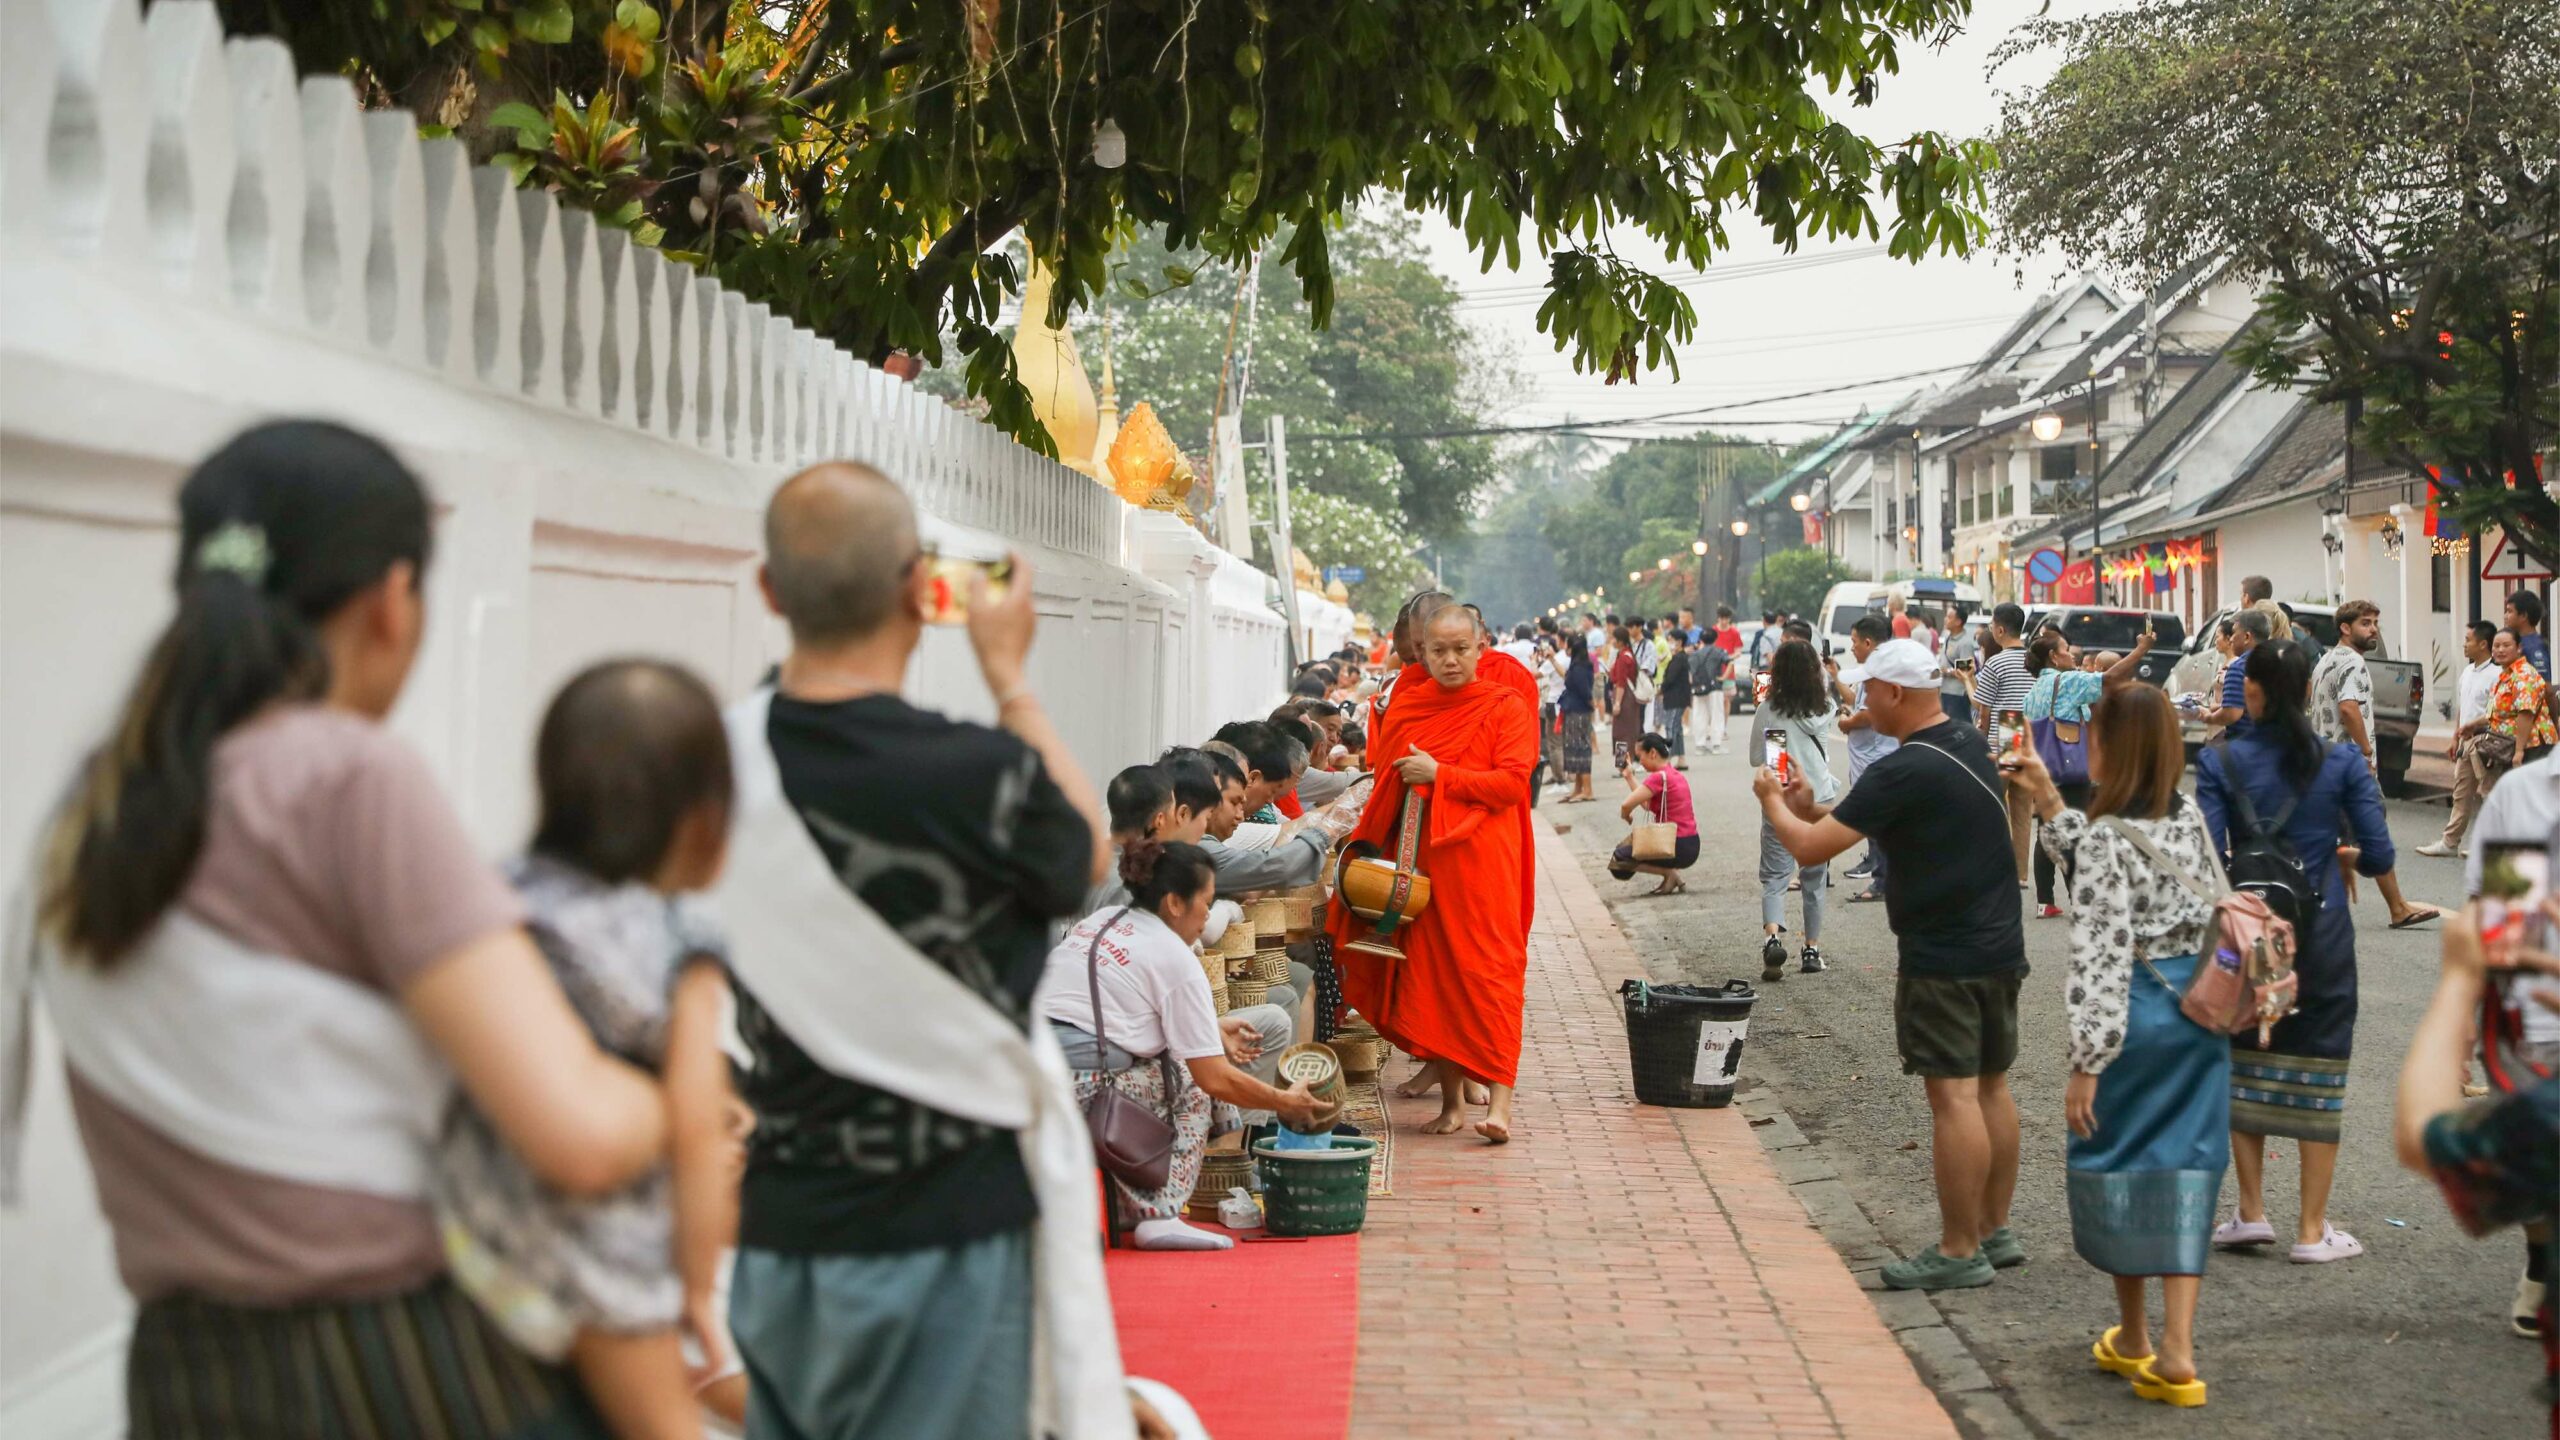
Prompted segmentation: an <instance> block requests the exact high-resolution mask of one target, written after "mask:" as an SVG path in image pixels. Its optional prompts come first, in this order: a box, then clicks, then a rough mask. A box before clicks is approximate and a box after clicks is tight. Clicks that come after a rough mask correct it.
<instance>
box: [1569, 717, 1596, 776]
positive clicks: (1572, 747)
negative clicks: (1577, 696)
mask: <svg viewBox="0 0 2560 1440" xmlns="http://www.w3.org/2000/svg"><path fill="white" fill-rule="evenodd" d="M1563 749H1564V773H1566V774H1567V775H1588V774H1590V773H1591V712H1590V711H1588V710H1585V711H1582V712H1581V713H1579V714H1573V715H1567V716H1565V717H1564V746H1563Z"/></svg>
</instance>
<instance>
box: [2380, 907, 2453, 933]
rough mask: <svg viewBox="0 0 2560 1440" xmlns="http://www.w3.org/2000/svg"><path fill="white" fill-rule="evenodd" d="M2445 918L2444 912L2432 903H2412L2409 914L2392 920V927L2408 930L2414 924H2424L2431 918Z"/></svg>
mask: <svg viewBox="0 0 2560 1440" xmlns="http://www.w3.org/2000/svg"><path fill="white" fill-rule="evenodd" d="M2443 918H2444V912H2443V911H2441V910H2438V909H2436V908H2435V907H2434V906H2432V905H2412V906H2410V907H2409V913H2408V914H2406V915H2403V916H2401V917H2400V918H2399V919H2397V920H2394V921H2392V922H2391V928H2392V929H2394V930H2406V929H2408V928H2409V927H2410V926H2412V925H2424V924H2426V923H2427V922H2428V921H2430V920H2441V919H2443Z"/></svg>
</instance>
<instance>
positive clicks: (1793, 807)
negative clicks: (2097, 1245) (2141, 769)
mask: <svg viewBox="0 0 2560 1440" xmlns="http://www.w3.org/2000/svg"><path fill="white" fill-rule="evenodd" d="M1840 680H1841V683H1843V684H1846V685H1859V684H1863V685H1864V686H1865V687H1866V710H1867V713H1868V714H1869V715H1870V716H1871V717H1872V718H1873V721H1874V724H1875V727H1876V729H1877V730H1878V731H1879V732H1881V733H1883V734H1886V735H1890V736H1892V737H1893V738H1894V739H1896V740H1899V741H1901V742H1902V743H1901V746H1900V748H1898V749H1896V750H1894V751H1893V752H1892V753H1891V754H1889V755H1885V756H1883V757H1881V758H1879V759H1876V760H1874V761H1871V762H1870V763H1869V764H1868V766H1867V768H1866V772H1865V773H1864V774H1862V775H1861V776H1859V777H1858V781H1857V783H1856V784H1855V785H1853V786H1852V787H1850V790H1849V793H1848V794H1847V795H1845V796H1843V797H1841V800H1840V803H1839V804H1838V805H1836V806H1833V807H1832V808H1830V809H1829V810H1825V809H1823V808H1822V807H1820V806H1818V805H1815V804H1814V803H1813V795H1812V791H1811V790H1810V789H1809V788H1808V787H1807V786H1806V785H1805V784H1804V783H1803V780H1802V778H1801V776H1800V775H1798V776H1796V777H1792V778H1791V783H1789V784H1787V785H1786V786H1784V787H1783V788H1782V787H1781V786H1780V785H1779V783H1778V780H1777V778H1776V777H1775V776H1773V775H1771V774H1770V773H1768V772H1767V771H1765V770H1764V771H1762V772H1761V773H1760V774H1759V776H1757V777H1756V778H1755V779H1754V780H1753V781H1752V793H1753V794H1754V795H1756V796H1758V797H1759V800H1760V807H1761V812H1762V813H1763V814H1764V815H1766V816H1767V817H1768V820H1769V824H1770V827H1771V829H1772V830H1774V831H1775V832H1776V834H1777V837H1778V839H1779V841H1780V843H1782V844H1784V845H1785V846H1786V847H1787V850H1788V853H1790V854H1792V855H1793V856H1794V857H1795V858H1796V860H1797V861H1798V862H1799V863H1801V864H1805V865H1820V864H1822V863H1824V862H1826V861H1828V860H1830V859H1831V858H1832V857H1833V856H1835V855H1839V854H1841V853H1842V852H1844V851H1846V850H1848V849H1849V848H1850V847H1851V846H1853V845H1856V844H1857V843H1858V842H1859V841H1861V840H1873V841H1874V842H1875V843H1876V844H1877V845H1879V846H1881V847H1883V852H1884V860H1885V863H1884V900H1885V916H1886V919H1887V921H1888V923H1890V924H1891V925H1892V927H1893V936H1894V943H1895V948H1896V950H1897V951H1898V952H1899V956H1900V960H1901V972H1900V974H1899V976H1898V977H1897V978H1896V980H1895V981H1894V990H1893V1033H1894V1040H1895V1043H1896V1046H1897V1048H1899V1049H1900V1050H1901V1052H1902V1070H1903V1073H1904V1074H1906V1075H1917V1076H1919V1077H1920V1081H1921V1084H1922V1085H1923V1086H1924V1087H1925V1088H1926V1089H1927V1091H1928V1095H1929V1130H1930V1145H1931V1154H1930V1160H1931V1164H1932V1166H1933V1168H1934V1169H1935V1171H1936V1172H1937V1182H1938V1225H1939V1239H1938V1243H1937V1244H1936V1245H1933V1246H1931V1247H1930V1248H1928V1249H1926V1250H1923V1251H1921V1252H1920V1253H1919V1254H1917V1255H1914V1256H1912V1257H1911V1258H1910V1259H1908V1260H1902V1261H1897V1262H1896V1263H1894V1264H1891V1265H1888V1266H1886V1267H1885V1268H1884V1283H1885V1284H1886V1285H1888V1286H1890V1287H1892V1288H1894V1289H1896V1290H1946V1289H1960V1288H1968V1287H1971V1286H1976V1285H1988V1284H1990V1283H1991V1279H1992V1272H1993V1270H1994V1269H1995V1268H1998V1269H2006V1268H2007V1267H2009V1266H2012V1265H2021V1264H2024V1263H2026V1258H2027V1256H2026V1251H2025V1250H2024V1249H2022V1248H2020V1246H2019V1244H2018V1241H2017V1238H2016V1237H2015V1236H2013V1235H2011V1234H2010V1233H2009V1197H2010V1194H2011V1193H2012V1192H2013V1191H2015V1190H2016V1189H2017V1185H2018V1105H2017V1102H2016V1101H2015V1100H2014V1099H2012V1098H2011V1097H2010V1094H2009V1066H2010V1064H2011V1062H2012V1061H2014V1060H2016V1059H2017V1055H2018V986H2019V983H2020V982H2021V981H2023V980H2024V979H2025V978H2026V974H2027V942H2026V929H2025V926H2024V925H2023V923H2022V922H2021V911H2020V908H2019V900H2018V883H2017V876H2016V874H2015V873H2014V869H2013V866H2012V864H2011V860H2010V851H2009V814H2008V807H2007V805H2006V803H2005V802H2004V800H2003V798H2002V794H2001V784H2000V781H2001V776H2000V773H1999V771H1998V770H1996V769H1995V768H1993V766H1992V763H1991V756H1990V751H1989V748H1988V747H1987V746H1985V745H1984V743H1983V740H1982V735H1981V733H1980V732H1979V731H1976V730H1975V729H1974V728H1973V727H1972V726H1970V725H1967V724H1966V723H1964V722H1963V721H1961V720H1957V719H1954V718H1952V717H1950V716H1949V715H1948V714H1947V713H1946V707H1945V706H1944V705H1943V704H1942V703H1941V702H1940V700H1939V698H1938V694H1939V692H1938V684H1939V671H1938V661H1937V657H1935V656H1933V655H1931V654H1930V653H1929V651H1928V649H1927V647H1925V646H1922V645H1920V644H1918V643H1917V642H1915V641H1911V640H1888V641H1886V642H1885V643H1884V644H1882V645H1878V646H1877V647H1875V649H1874V650H1873V651H1871V652H1869V654H1868V656H1867V658H1866V662H1865V663H1864V664H1861V665H1857V666H1853V667H1851V668H1849V669H1845V670H1843V671H1841V672H1840Z"/></svg>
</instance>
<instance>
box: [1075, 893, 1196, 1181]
mask: <svg viewBox="0 0 2560 1440" xmlns="http://www.w3.org/2000/svg"><path fill="white" fill-rule="evenodd" d="M1135 908H1137V907H1135V906H1131V905H1123V906H1121V907H1120V909H1119V910H1118V911H1117V912H1115V913H1114V914H1113V915H1112V917H1111V918H1110V919H1108V920H1105V921H1104V922H1102V928H1101V929H1099V930H1096V931H1094V932H1093V945H1092V947H1091V948H1090V949H1088V950H1087V951H1086V952H1085V984H1086V987H1087V993H1089V994H1090V995H1091V996H1092V999H1093V1040H1094V1045H1095V1048H1096V1049H1097V1050H1098V1051H1099V1052H1100V1057H1101V1058H1100V1063H1101V1065H1102V1071H1103V1074H1102V1083H1101V1084H1100V1085H1099V1086H1097V1087H1096V1088H1095V1089H1094V1092H1093V1096H1092V1098H1091V1099H1089V1100H1087V1101H1085V1102H1084V1128H1085V1129H1086V1130H1087V1131H1089V1132H1091V1134H1092V1136H1093V1158H1094V1160H1095V1161H1096V1162H1097V1163H1099V1164H1100V1165H1101V1166H1102V1169H1103V1172H1104V1173H1105V1174H1108V1175H1109V1176H1110V1177H1111V1178H1112V1179H1114V1180H1117V1181H1119V1182H1120V1183H1121V1184H1123V1185H1126V1186H1128V1187H1129V1188H1130V1189H1132V1190H1161V1189H1163V1188H1164V1185H1165V1182H1166V1181H1167V1180H1169V1179H1171V1178H1172V1177H1173V1141H1174V1133H1173V1122H1172V1121H1171V1120H1168V1119H1166V1118H1165V1117H1164V1116H1162V1115H1159V1114H1157V1113H1156V1112H1154V1111H1152V1110H1150V1109H1148V1108H1147V1107H1146V1106H1144V1105H1141V1104H1139V1103H1138V1102H1137V1101H1135V1100H1132V1099H1130V1098H1129V1097H1128V1096H1126V1095H1124V1094H1122V1093H1120V1091H1119V1089H1118V1088H1117V1087H1115V1086H1114V1085H1113V1084H1112V1083H1111V1077H1112V1075H1113V1074H1114V1073H1116V1072H1114V1071H1113V1070H1112V1069H1111V1060H1110V1055H1111V1037H1109V1036H1108V1035H1105V1034H1104V1033H1103V1022H1102V937H1103V936H1105V935H1107V934H1109V933H1111V927H1112V926H1114V925H1117V924H1119V923H1120V921H1121V919H1122V917H1124V916H1126V915H1127V914H1128V913H1129V912H1130V911H1131V910H1133V909H1135ZM1156 1064H1157V1065H1158V1066H1160V1067H1162V1069H1163V1071H1164V1095H1165V1103H1166V1104H1167V1105H1168V1106H1170V1105H1171V1104H1172V1103H1173V1097H1174V1093H1175V1092H1174V1085H1175V1084H1176V1083H1177V1082H1176V1080H1175V1078H1174V1073H1173V1060H1172V1057H1171V1056H1169V1055H1159V1056H1157V1057H1156Z"/></svg>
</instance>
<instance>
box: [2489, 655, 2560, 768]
mask: <svg viewBox="0 0 2560 1440" xmlns="http://www.w3.org/2000/svg"><path fill="white" fill-rule="evenodd" d="M2542 697H2543V684H2542V672H2541V671H2539V670H2536V669H2534V668H2533V662H2532V661H2530V660H2527V659H2524V658H2523V657H2522V656H2518V657H2517V659H2516V662H2515V663H2514V664H2512V665H2510V666H2508V667H2507V668H2506V673H2504V674H2502V675H2500V676H2499V677H2498V688H2497V689H2495V690H2492V691H2490V692H2489V728H2490V729H2492V730H2495V731H2497V732H2498V733H2499V734H2501V735H2505V736H2508V737H2509V738H2511V739H2513V740H2514V741H2515V742H2516V748H2517V749H2518V750H2539V749H2541V748H2542V747H2543V746H2545V745H2549V744H2552V743H2553V742H2554V741H2555V740H2560V731H2555V730H2554V728H2553V726H2552V724H2551V712H2550V711H2549V709H2548V708H2546V707H2545V706H2544V705H2543V703H2542ZM2516 758H2517V759H2519V760H2521V759H2523V758H2524V757H2523V756H2521V755H2519V756H2517V757H2516Z"/></svg>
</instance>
